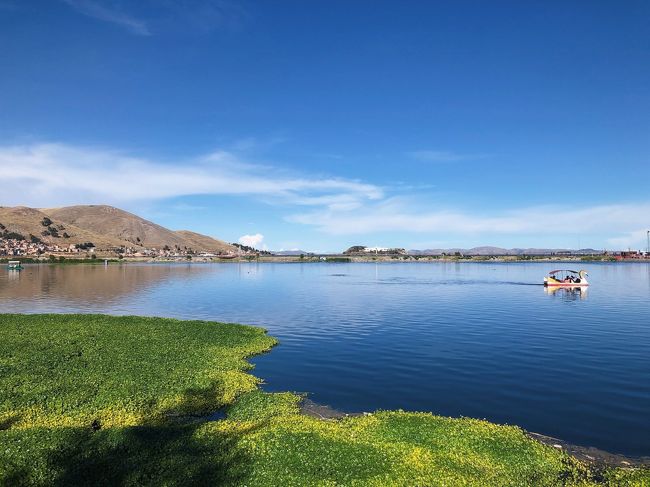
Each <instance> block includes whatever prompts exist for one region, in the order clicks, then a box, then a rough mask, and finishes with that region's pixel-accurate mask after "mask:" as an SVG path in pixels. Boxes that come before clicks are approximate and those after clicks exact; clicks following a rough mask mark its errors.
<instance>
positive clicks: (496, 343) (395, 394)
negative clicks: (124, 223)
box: [0, 263, 650, 455]
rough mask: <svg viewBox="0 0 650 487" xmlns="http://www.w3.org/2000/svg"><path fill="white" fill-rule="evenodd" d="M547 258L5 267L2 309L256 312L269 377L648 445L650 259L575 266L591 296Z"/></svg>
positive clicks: (362, 398)
mask: <svg viewBox="0 0 650 487" xmlns="http://www.w3.org/2000/svg"><path fill="white" fill-rule="evenodd" d="M576 265H577V264H568V265H559V267H564V266H568V267H569V268H571V267H575V266H576ZM557 267H558V264H557V263H530V264H528V263H526V264H524V263H518V264H494V263H477V264H473V263H472V264H470V263H461V264H454V263H419V264H414V263H408V264H397V263H395V264H393V263H390V264H254V263H251V264H235V263H233V264H214V265H210V264H206V265H201V264H192V265H188V264H177V265H163V264H152V265H115V266H109V267H103V266H74V265H68V266H47V265H43V266H30V265H28V266H26V268H25V270H23V271H22V272H20V273H16V272H11V271H7V270H6V269H4V268H3V269H1V270H0V307H1V310H2V312H27V313H41V312H70V313H72V312H84V313H91V312H93V313H94V312H101V313H112V314H144V315H156V316H171V317H179V318H200V319H209V320H219V321H231V322H240V323H249V324H254V325H260V326H263V327H265V328H267V329H268V330H269V332H270V333H271V334H272V335H274V336H276V337H278V338H279V339H280V341H281V344H280V345H279V346H278V347H276V348H275V349H274V350H273V351H272V352H270V353H268V354H266V355H263V356H260V357H256V358H255V359H254V360H253V361H254V362H255V364H256V370H255V374H256V375H258V376H260V377H262V378H264V379H265V380H266V382H267V385H266V386H265V387H266V388H267V389H268V390H292V391H299V392H309V393H311V398H312V399H313V400H315V401H316V402H321V403H324V404H329V405H331V406H333V407H335V408H339V409H342V410H346V411H372V410H375V409H396V408H402V409H406V410H421V411H433V412H435V413H438V414H443V415H449V416H461V415H462V416H472V417H478V418H486V419H489V420H491V421H495V422H498V423H509V424H517V425H520V426H522V427H524V428H526V429H528V430H531V431H537V432H540V433H543V434H547V435H550V436H557V437H559V438H562V439H564V440H567V441H570V442H573V443H577V444H582V445H591V446H596V447H599V448H602V449H605V450H609V451H612V452H620V453H626V454H630V455H650V418H649V416H648V412H649V411H650V265H647V264H627V263H626V264H584V265H580V268H584V269H587V271H588V272H589V274H590V282H591V283H592V286H591V287H590V288H589V291H588V293H585V292H580V291H575V292H571V291H566V290H559V291H558V292H549V291H548V290H546V289H544V287H543V286H541V285H539V283H541V282H542V277H543V276H544V275H545V274H546V273H547V272H548V271H549V270H551V268H557ZM0 334H1V330H0ZM0 336H1V335H0Z"/></svg>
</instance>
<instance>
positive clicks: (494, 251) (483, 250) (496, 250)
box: [408, 246, 603, 255]
mask: <svg viewBox="0 0 650 487" xmlns="http://www.w3.org/2000/svg"><path fill="white" fill-rule="evenodd" d="M457 252H459V253H461V254H463V255H553V254H572V255H581V254H585V255H593V254H602V253H603V251H602V250H595V249H579V250H573V249H544V248H539V249H538V248H527V249H518V248H514V249H504V248H501V247H489V246H484V247H473V248H471V249H460V248H453V249H425V250H409V251H408V253H409V254H411V255H442V254H446V255H453V254H455V253H457Z"/></svg>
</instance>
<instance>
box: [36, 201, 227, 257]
mask: <svg viewBox="0 0 650 487" xmlns="http://www.w3.org/2000/svg"><path fill="white" fill-rule="evenodd" d="M42 211H43V212H44V213H47V214H48V215H50V216H51V218H56V219H57V220H61V221H63V222H66V223H68V224H70V225H75V226H77V227H79V228H83V229H85V230H88V231H91V232H93V233H96V234H99V235H104V236H107V237H110V238H113V239H118V240H120V241H122V245H124V244H126V245H132V246H143V247H147V248H157V249H160V248H163V247H165V246H168V247H170V248H172V249H174V248H180V249H184V248H186V247H187V248H192V249H194V250H208V251H222V252H227V251H230V250H233V251H234V250H236V249H235V248H234V247H233V246H231V245H229V244H227V243H225V242H222V241H220V240H215V239H213V238H210V237H207V236H205V235H200V234H198V233H193V232H185V231H181V232H174V231H172V230H169V229H167V228H165V227H162V226H160V225H158V224H156V223H153V222H151V221H149V220H145V219H144V218H141V217H139V216H137V215H134V214H133V213H129V212H128V211H124V210H120V209H119V208H115V207H112V206H106V205H81V206H67V207H64V208H49V209H45V210H42Z"/></svg>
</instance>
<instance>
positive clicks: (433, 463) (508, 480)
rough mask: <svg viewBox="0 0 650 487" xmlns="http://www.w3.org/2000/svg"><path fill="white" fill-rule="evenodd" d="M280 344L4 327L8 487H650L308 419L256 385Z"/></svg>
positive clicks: (467, 436) (573, 467)
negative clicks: (260, 368)
mask: <svg viewBox="0 0 650 487" xmlns="http://www.w3.org/2000/svg"><path fill="white" fill-rule="evenodd" d="M275 343H276V342H275V340H274V339H273V338H272V337H269V336H268V335H267V334H266V332H265V331H264V330H262V329H260V328H254V327H249V326H243V325H235V324H224V323H212V322H204V321H179V320H171V319H162V318H144V317H132V316H127V317H113V316H103V315H2V314H0V485H11V486H14V485H16V486H19V485H38V486H41V485H43V486H45V485H61V486H63V485H66V486H70V485H156V486H158V485H169V486H175V485H179V486H180V485H248V486H257V485H259V486H266V485H268V486H275V485H359V486H362V485H363V486H366V485H377V486H384V485H404V486H412V485H421V486H425V485H446V486H455V485H477V486H479V485H481V486H484V485H494V486H506V485H548V486H555V485H576V486H577V485H584V486H588V485H639V486H641V485H650V475H649V474H648V472H647V471H645V470H632V469H631V470H625V471H624V470H607V471H597V472H596V471H593V470H592V469H590V468H588V467H587V466H585V465H583V464H581V463H579V462H577V461H576V460H573V459H571V458H570V457H568V456H566V455H565V454H564V453H562V452H558V451H556V450H554V449H553V448H549V447H547V446H544V445H542V444H540V443H537V442H535V441H533V440H531V439H529V438H528V437H527V436H526V435H525V434H524V432H523V431H522V430H521V429H519V428H516V427H512V426H498V425H495V424H491V423H488V422H486V421H479V420H473V419H466V418H462V419H452V418H445V417H440V416H434V415H432V414H429V413H406V412H399V411H398V412H389V411H386V412H377V413H374V414H370V415H365V416H359V417H349V418H345V419H341V420H329V421H325V420H320V419H316V418H312V417H308V416H305V415H302V414H300V411H299V402H300V400H301V398H300V397H299V396H298V395H295V394H292V393H278V394H267V393H263V392H261V391H259V390H258V388H257V387H258V384H259V380H258V379H257V378H255V377H254V376H253V375H251V374H250V373H249V372H248V371H249V370H250V368H251V366H250V364H249V363H248V362H247V361H246V359H247V358H248V357H250V356H252V355H254V354H258V353H262V352H265V351H267V350H269V349H270V348H271V347H273V346H274V345H275ZM297 365H299V364H297ZM224 407H225V408H226V410H227V416H226V418H225V419H222V420H218V421H206V419H205V416H206V415H209V414H210V413H212V412H214V411H216V410H218V409H220V408H224Z"/></svg>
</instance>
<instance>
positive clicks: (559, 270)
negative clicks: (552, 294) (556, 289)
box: [549, 269, 580, 275]
mask: <svg viewBox="0 0 650 487" xmlns="http://www.w3.org/2000/svg"><path fill="white" fill-rule="evenodd" d="M558 272H570V273H571V274H580V273H579V272H578V271H571V270H569V269H558V270H556V271H551V272H549V275H551V274H557V273H558Z"/></svg>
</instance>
